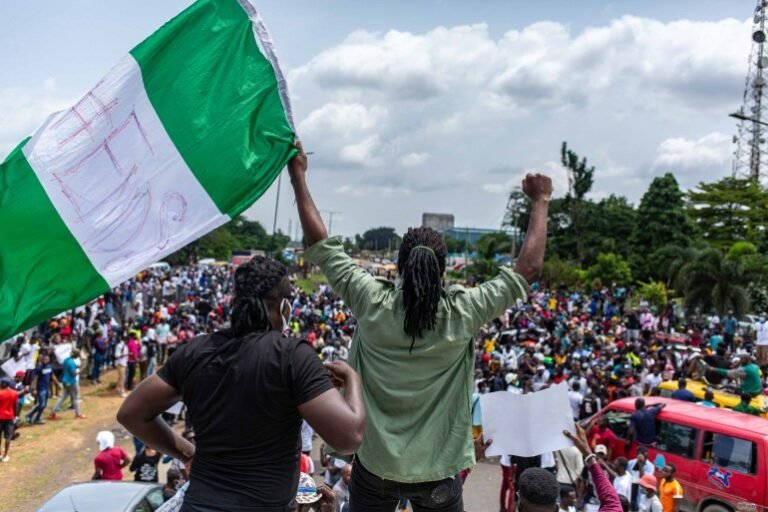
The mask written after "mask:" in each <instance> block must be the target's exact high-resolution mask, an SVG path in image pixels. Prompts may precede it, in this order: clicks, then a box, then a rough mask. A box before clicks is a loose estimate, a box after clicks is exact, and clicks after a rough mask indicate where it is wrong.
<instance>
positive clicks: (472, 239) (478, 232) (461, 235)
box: [443, 227, 504, 245]
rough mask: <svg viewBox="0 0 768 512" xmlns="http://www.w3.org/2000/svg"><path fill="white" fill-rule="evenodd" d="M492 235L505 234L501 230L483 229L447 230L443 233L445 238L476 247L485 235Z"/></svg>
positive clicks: (453, 228)
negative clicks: (461, 241)
mask: <svg viewBox="0 0 768 512" xmlns="http://www.w3.org/2000/svg"><path fill="white" fill-rule="evenodd" d="M492 233H504V231H502V230H500V229H483V228H455V227H452V228H450V229H446V230H445V231H443V234H444V235H445V236H449V237H451V238H454V239H456V240H465V241H467V242H468V243H470V244H472V245H474V244H476V243H477V241H478V240H480V238H481V237H482V236H483V235H490V234H492Z"/></svg>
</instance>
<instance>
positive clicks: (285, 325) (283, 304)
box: [280, 299, 293, 336]
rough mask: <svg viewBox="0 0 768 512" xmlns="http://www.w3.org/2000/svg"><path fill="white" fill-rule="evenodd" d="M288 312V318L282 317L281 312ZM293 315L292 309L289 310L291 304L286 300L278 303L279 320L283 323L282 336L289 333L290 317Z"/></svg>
mask: <svg viewBox="0 0 768 512" xmlns="http://www.w3.org/2000/svg"><path fill="white" fill-rule="evenodd" d="M286 309H287V310H288V316H287V317H285V316H283V311H285V310H286ZM292 314H293V308H291V302H290V301H289V300H288V299H283V300H282V301H281V302H280V319H281V320H282V321H283V334H284V335H286V336H287V335H288V334H289V333H290V332H291V327H290V323H291V315H292Z"/></svg>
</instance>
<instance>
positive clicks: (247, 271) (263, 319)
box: [232, 256, 287, 336]
mask: <svg viewBox="0 0 768 512" xmlns="http://www.w3.org/2000/svg"><path fill="white" fill-rule="evenodd" d="M286 274H287V271H286V269H285V265H283V264H282V263H280V262H279V261H275V260H273V259H271V258H265V257H264V256H255V257H254V258H252V259H251V260H250V261H249V262H247V263H245V264H243V265H240V266H239V267H238V268H237V270H236V271H235V297H234V299H233V301H232V330H233V331H234V333H235V336H244V335H246V334H248V333H251V332H254V331H268V330H270V328H271V325H270V322H269V313H268V312H267V307H266V306H265V304H264V299H267V298H270V292H272V291H273V290H275V288H277V286H278V285H279V284H280V282H281V281H282V280H283V278H284V277H285V276H286Z"/></svg>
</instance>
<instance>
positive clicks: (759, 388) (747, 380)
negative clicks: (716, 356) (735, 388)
mask: <svg viewBox="0 0 768 512" xmlns="http://www.w3.org/2000/svg"><path fill="white" fill-rule="evenodd" d="M740 363H741V366H739V367H738V368H735V369H733V370H726V369H722V368H718V369H717V370H716V372H717V374H718V375H721V376H723V377H728V378H729V379H741V385H740V386H739V391H740V393H746V394H748V395H749V396H751V397H755V396H757V395H759V394H761V393H762V392H763V383H762V381H761V380H760V368H759V367H758V366H757V365H756V364H755V363H753V362H752V359H751V357H750V356H749V355H744V356H742V357H741V359H740Z"/></svg>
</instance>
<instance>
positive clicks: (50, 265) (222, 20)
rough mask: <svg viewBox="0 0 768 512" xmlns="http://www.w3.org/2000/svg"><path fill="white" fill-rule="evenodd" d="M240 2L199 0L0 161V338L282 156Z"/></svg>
mask: <svg viewBox="0 0 768 512" xmlns="http://www.w3.org/2000/svg"><path fill="white" fill-rule="evenodd" d="M293 144H294V128H293V122H292V118H291V110H290V106H289V102H288V96H287V91H286V87H285V80H284V78H283V75H282V73H281V71H280V68H279V67H278V64H277V60H276V58H275V54H274V50H273V47H272V42H271V40H270V38H269V34H268V33H267V31H266V29H265V27H264V24H263V23H262V20H261V18H260V17H259V15H258V13H257V12H256V10H255V9H254V8H253V6H252V5H251V4H250V3H249V1H248V0H199V1H197V2H195V3H194V4H193V5H192V6H190V7H189V8H188V9H186V10H185V11H184V12H182V13H181V14H179V15H178V16H177V17H175V18H174V19H172V20H171V21H170V22H168V23H166V24H165V25H164V26H163V27H162V28H160V29H159V30H158V31H157V32H155V33H154V34H153V35H151V36H150V37H149V38H148V39H146V40H145V41H143V42H142V43H141V44H139V45H138V46H137V47H136V48H134V49H133V50H132V51H131V52H130V53H129V54H128V55H126V56H125V57H124V58H123V59H122V60H121V61H120V62H118V64H117V65H116V66H115V67H114V68H113V69H112V70H111V71H110V72H109V73H107V75H106V76H105V77H104V78H103V79H102V80H101V81H99V82H98V83H97V84H96V85H95V86H94V87H93V88H92V89H91V90H90V91H88V92H87V93H86V94H85V95H84V96H83V97H82V98H81V99H80V100H79V101H78V102H77V103H75V104H74V105H73V106H72V107H71V108H70V109H68V110H65V111H63V112H58V113H56V114H54V115H52V116H51V117H49V118H48V120H47V121H46V122H45V123H44V124H43V126H42V127H41V128H40V129H39V130H37V132H36V133H35V134H34V135H33V136H32V137H31V138H29V139H27V140H25V141H24V142H22V143H21V144H20V145H19V146H18V147H17V148H16V149H15V150H14V151H13V152H12V153H11V154H10V155H9V156H8V157H7V158H6V160H5V161H4V162H3V163H2V164H0V340H3V339H6V338H8V337H10V336H11V335H13V334H15V333H17V332H19V331H21V330H23V329H26V328H28V327H30V326H33V325H35V324H37V323H38V322H41V321H43V320H45V319H47V318H49V317H51V316H53V315H56V314H58V313H60V312H62V311H65V310H67V309H70V308H72V307H75V306H77V305H80V304H83V303H85V302H87V301H88V300H90V299H92V298H94V297H96V296H98V295H100V294H102V293H105V292H107V291H108V290H109V289H110V288H111V287H114V286H115V285H117V284H119V283H121V282H122V281H124V280H126V279H127V278H129V277H131V276H133V275H134V274H136V273H137V272H138V271H140V270H141V269H142V268H145V267H146V266H147V265H149V264H150V263H152V262H155V261H157V260H159V259H161V258H162V257H164V256H165V255H167V254H170V253H172V252H174V251H176V250H177V249H179V248H181V247H182V246H184V245H186V244H188V243H189V242H191V241H193V240H195V239H197V238H199V237H201V236H202V235H204V234H206V233H208V232H209V231H211V230H213V229H215V228H216V227H218V226H221V225H222V224H224V223H226V222H228V221H229V220H230V219H231V218H233V217H234V216H236V215H238V214H240V213H241V212H243V211H244V210H245V209H246V208H248V207H249V206H250V205H251V204H253V202H254V201H256V200H257V199H258V198H259V197H261V195H262V194H263V193H264V192H265V191H266V190H267V189H268V188H269V186H270V185H271V184H272V182H273V181H274V180H275V178H276V177H277V176H278V174H279V173H280V171H281V169H282V168H283V167H284V166H285V164H286V162H287V161H288V160H289V158H290V157H291V156H293V154H294V153H295V148H294V145H293Z"/></svg>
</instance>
